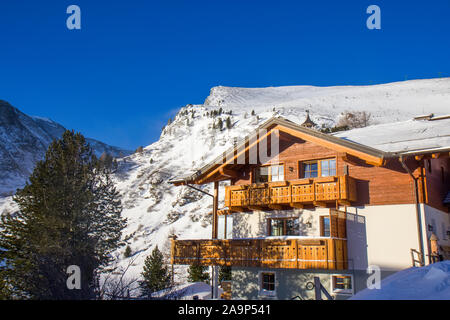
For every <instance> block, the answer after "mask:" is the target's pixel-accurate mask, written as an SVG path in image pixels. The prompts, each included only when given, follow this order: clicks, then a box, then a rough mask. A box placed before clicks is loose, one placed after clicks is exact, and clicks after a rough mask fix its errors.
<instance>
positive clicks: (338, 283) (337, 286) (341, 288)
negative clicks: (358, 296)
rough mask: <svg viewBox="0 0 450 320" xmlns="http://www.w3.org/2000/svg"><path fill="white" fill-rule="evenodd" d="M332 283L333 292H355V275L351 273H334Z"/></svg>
mask: <svg viewBox="0 0 450 320" xmlns="http://www.w3.org/2000/svg"><path fill="white" fill-rule="evenodd" d="M331 285H332V288H331V291H332V292H333V293H343V294H353V277H352V276H351V275H333V276H332V281H331Z"/></svg>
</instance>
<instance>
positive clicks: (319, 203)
mask: <svg viewBox="0 0 450 320" xmlns="http://www.w3.org/2000/svg"><path fill="white" fill-rule="evenodd" d="M314 205H315V206H316V207H322V208H326V207H327V203H326V202H322V201H314Z"/></svg>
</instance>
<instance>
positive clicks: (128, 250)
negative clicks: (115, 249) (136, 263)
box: [123, 246, 133, 258]
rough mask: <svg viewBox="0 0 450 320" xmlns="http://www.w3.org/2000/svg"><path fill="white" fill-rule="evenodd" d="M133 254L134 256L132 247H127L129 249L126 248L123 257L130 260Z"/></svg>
mask: <svg viewBox="0 0 450 320" xmlns="http://www.w3.org/2000/svg"><path fill="white" fill-rule="evenodd" d="M132 254H133V251H132V250H131V247H130V246H127V247H126V248H125V252H124V253H123V256H124V257H125V258H129V257H131V255H132Z"/></svg>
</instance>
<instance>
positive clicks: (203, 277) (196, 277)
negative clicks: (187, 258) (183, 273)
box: [188, 264, 209, 282]
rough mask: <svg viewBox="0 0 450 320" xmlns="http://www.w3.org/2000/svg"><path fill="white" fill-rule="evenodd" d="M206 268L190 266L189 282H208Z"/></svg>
mask: <svg viewBox="0 0 450 320" xmlns="http://www.w3.org/2000/svg"><path fill="white" fill-rule="evenodd" d="M206 269H207V267H205V266H201V265H198V264H191V265H190V266H189V269H188V274H189V276H188V281H189V282H208V281H209V273H208V272H207V271H206Z"/></svg>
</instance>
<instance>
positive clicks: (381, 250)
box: [233, 204, 450, 271]
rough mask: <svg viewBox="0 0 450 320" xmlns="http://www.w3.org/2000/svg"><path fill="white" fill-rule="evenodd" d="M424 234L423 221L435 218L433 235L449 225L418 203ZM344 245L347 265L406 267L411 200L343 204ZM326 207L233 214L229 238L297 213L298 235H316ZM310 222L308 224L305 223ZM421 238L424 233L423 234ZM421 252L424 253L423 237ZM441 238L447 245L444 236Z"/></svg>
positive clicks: (413, 240) (263, 230) (412, 236)
mask: <svg viewBox="0 0 450 320" xmlns="http://www.w3.org/2000/svg"><path fill="white" fill-rule="evenodd" d="M420 208H421V213H422V216H423V217H422V219H423V221H425V223H423V225H422V227H423V232H424V235H427V225H428V224H432V220H433V221H435V222H434V223H435V224H436V228H437V235H438V237H439V238H440V239H441V237H442V236H443V234H442V233H443V231H442V223H444V224H445V225H446V226H447V227H446V228H447V229H449V228H450V224H449V215H448V214H447V213H445V212H442V211H439V210H436V209H433V208H431V207H428V206H424V205H421V206H420ZM347 212H348V215H347V239H348V241H347V245H348V258H349V267H350V269H357V270H366V269H367V267H368V266H369V265H377V266H379V267H380V268H381V269H382V270H387V271H390V270H391V271H395V270H400V269H405V268H409V267H410V266H411V264H412V261H411V249H416V250H418V249H419V242H418V236H417V222H416V209H415V206H414V205H413V204H404V205H382V206H366V207H347ZM328 214H329V209H327V208H315V209H292V210H274V211H267V212H264V211H254V212H251V213H234V214H233V238H255V237H265V236H267V220H266V219H267V218H270V217H298V218H299V222H300V235H301V236H307V237H318V236H320V216H321V215H328ZM307 222H311V227H307ZM424 238H425V237H424ZM428 238H429V234H428V235H427V237H426V238H425V239H424V249H425V253H426V254H428V252H427V248H428V245H427V243H426V239H428ZM443 241H445V242H446V243H447V244H448V245H450V240H449V239H448V237H447V240H443Z"/></svg>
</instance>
